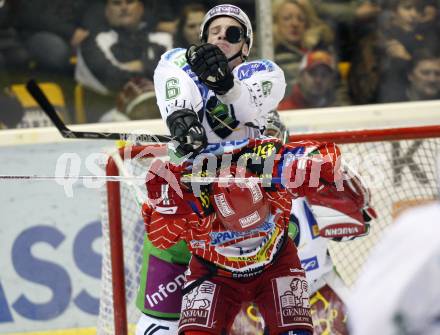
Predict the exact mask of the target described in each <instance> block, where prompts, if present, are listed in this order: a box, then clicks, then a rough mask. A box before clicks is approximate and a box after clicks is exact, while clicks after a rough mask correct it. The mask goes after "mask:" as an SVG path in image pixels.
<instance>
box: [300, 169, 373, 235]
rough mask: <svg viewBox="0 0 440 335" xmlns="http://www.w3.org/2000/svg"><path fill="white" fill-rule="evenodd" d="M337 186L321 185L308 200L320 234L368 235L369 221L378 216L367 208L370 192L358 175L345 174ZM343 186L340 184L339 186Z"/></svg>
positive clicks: (310, 194)
mask: <svg viewBox="0 0 440 335" xmlns="http://www.w3.org/2000/svg"><path fill="white" fill-rule="evenodd" d="M344 177H345V178H344V179H343V180H341V181H340V184H339V187H336V185H335V184H328V185H324V186H323V187H322V188H321V189H320V190H319V191H318V192H313V193H309V194H308V196H307V200H308V202H309V204H310V206H311V210H312V212H313V214H314V216H315V219H316V221H317V224H318V227H319V234H320V235H321V236H322V237H326V238H332V239H336V240H351V239H353V238H355V237H359V236H363V235H366V234H368V232H369V229H370V224H369V222H370V221H371V220H372V219H375V218H376V217H377V215H376V213H375V211H374V209H373V208H372V207H370V205H369V202H370V193H369V191H368V189H367V188H366V187H365V186H364V185H363V183H362V181H361V179H360V178H359V177H358V176H355V175H354V176H348V175H346V174H344ZM341 186H342V187H341Z"/></svg>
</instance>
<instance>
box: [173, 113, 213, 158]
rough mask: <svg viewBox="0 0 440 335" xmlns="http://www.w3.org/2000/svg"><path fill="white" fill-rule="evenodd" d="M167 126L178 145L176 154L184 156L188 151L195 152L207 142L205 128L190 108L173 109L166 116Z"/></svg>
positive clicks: (200, 149) (201, 148)
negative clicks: (172, 111) (173, 110)
mask: <svg viewBox="0 0 440 335" xmlns="http://www.w3.org/2000/svg"><path fill="white" fill-rule="evenodd" d="M167 126H168V128H169V129H170V132H171V135H172V136H173V137H176V139H177V141H178V142H179V145H178V146H177V147H176V151H177V154H179V155H180V156H185V155H187V154H189V153H192V154H194V155H195V154H197V153H199V152H200V151H202V150H203V149H204V148H205V147H206V144H207V143H208V141H207V139H206V134H205V129H204V128H203V126H202V124H201V123H200V121H199V118H198V117H197V114H196V113H195V112H194V111H192V110H191V109H187V108H185V109H181V110H178V111H175V112H174V113H173V114H171V115H170V116H168V118H167Z"/></svg>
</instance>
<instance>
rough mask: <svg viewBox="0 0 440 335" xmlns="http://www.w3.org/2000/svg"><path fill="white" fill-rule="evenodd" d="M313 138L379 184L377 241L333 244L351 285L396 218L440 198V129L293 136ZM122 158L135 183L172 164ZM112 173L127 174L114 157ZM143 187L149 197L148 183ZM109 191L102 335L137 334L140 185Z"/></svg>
mask: <svg viewBox="0 0 440 335" xmlns="http://www.w3.org/2000/svg"><path fill="white" fill-rule="evenodd" d="M305 139H310V140H311V139H314V140H319V141H328V142H336V143H339V144H340V147H341V150H342V154H343V157H344V156H345V157H348V161H349V163H350V165H351V166H352V167H354V168H355V169H356V170H358V173H359V174H360V175H361V176H362V177H364V179H365V180H367V181H369V182H371V184H372V185H371V186H370V189H371V194H372V206H373V207H374V208H375V209H376V211H377V213H378V216H379V218H378V220H376V221H375V222H374V224H373V226H372V229H371V232H370V234H369V236H367V237H363V238H359V239H358V240H354V241H350V242H341V243H336V242H332V243H331V246H330V253H331V255H332V258H333V260H334V262H335V265H336V267H337V270H338V271H339V273H340V274H341V276H342V278H343V280H344V281H345V282H346V284H347V285H348V286H351V285H352V284H353V283H354V281H355V280H356V278H357V276H358V275H359V271H360V269H361V267H362V264H363V263H364V261H365V259H366V257H367V255H368V252H369V250H370V249H371V247H372V246H373V245H374V244H375V243H376V242H377V240H378V238H379V237H380V236H381V235H382V232H383V230H384V229H385V228H386V227H387V226H388V225H389V224H391V223H392V222H393V220H394V218H395V217H396V215H398V213H399V212H400V211H401V210H402V209H404V208H405V207H408V206H413V205H414V204H417V203H420V202H424V201H430V200H432V199H434V198H435V197H436V196H437V194H438V184H437V172H436V161H437V156H438V155H439V154H440V126H421V127H404V128H390V129H370V130H357V131H339V132H331V133H329V132H327V133H314V134H311V133H306V134H293V135H291V136H290V138H289V140H290V141H297V140H305ZM127 153H128V154H127ZM119 155H120V157H121V158H122V159H123V162H124V166H126V167H128V170H129V172H130V173H131V174H133V176H135V177H138V176H142V175H145V173H146V171H147V169H148V165H149V164H150V162H151V158H152V157H161V158H163V159H167V152H166V147H165V146H164V145H157V144H155V145H150V146H135V147H131V148H130V150H124V149H121V150H120V151H119ZM370 160H371V161H370ZM106 173H107V175H113V176H115V175H120V174H121V169H120V167H118V164H117V163H116V162H115V160H114V159H112V158H109V160H108V164H107V167H106ZM137 187H139V188H140V189H141V190H143V191H145V186H144V184H143V182H142V183H140V184H139V185H138V186H137ZM103 193H104V195H103V202H102V225H103V227H102V231H103V248H104V251H103V265H102V291H101V294H100V296H101V299H100V312H99V320H98V334H116V335H126V334H127V333H130V334H133V333H134V332H133V329H134V325H135V324H136V322H137V319H138V318H139V315H140V314H139V311H137V309H136V306H135V299H136V293H137V289H138V285H139V270H140V266H141V262H142V246H143V238H144V233H143V232H144V226H143V221H142V217H141V211H140V207H139V205H138V204H137V203H136V201H135V200H134V198H133V193H134V191H133V185H128V184H127V183H120V182H115V181H109V182H107V187H106V188H105V190H104V192H103Z"/></svg>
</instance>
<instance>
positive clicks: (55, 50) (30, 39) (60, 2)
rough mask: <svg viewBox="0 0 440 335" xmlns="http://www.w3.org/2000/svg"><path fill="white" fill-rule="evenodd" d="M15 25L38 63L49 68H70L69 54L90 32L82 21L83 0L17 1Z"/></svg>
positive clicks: (84, 9) (84, 2)
mask: <svg viewBox="0 0 440 335" xmlns="http://www.w3.org/2000/svg"><path fill="white" fill-rule="evenodd" d="M18 3H19V6H18V11H17V13H18V21H17V26H18V28H19V30H20V32H21V33H22V35H23V37H24V38H25V39H26V45H27V47H28V50H29V52H30V54H31V56H32V58H33V59H34V60H35V61H36V62H37V65H39V66H41V67H42V68H46V69H50V70H51V71H61V72H65V71H69V70H71V69H72V65H71V64H70V57H71V56H72V55H73V54H74V49H75V48H77V47H78V46H79V44H80V43H81V42H82V41H83V40H84V39H85V38H86V37H87V35H88V34H89V32H88V30H86V29H85V28H84V27H83V26H82V23H81V18H82V16H83V14H84V13H85V12H86V8H87V6H88V3H87V1H85V0H71V1H64V0H53V1H50V2H48V1H46V0H32V1H20V2H18Z"/></svg>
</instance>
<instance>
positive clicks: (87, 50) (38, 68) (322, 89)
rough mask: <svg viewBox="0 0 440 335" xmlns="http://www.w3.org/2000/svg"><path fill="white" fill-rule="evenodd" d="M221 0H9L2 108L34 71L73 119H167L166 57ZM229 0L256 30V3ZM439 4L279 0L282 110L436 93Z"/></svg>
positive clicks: (3, 8)
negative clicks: (158, 100)
mask: <svg viewBox="0 0 440 335" xmlns="http://www.w3.org/2000/svg"><path fill="white" fill-rule="evenodd" d="M223 2H224V1H215V0H211V1H202V0H191V1H171V0H160V1H159V0H88V1H85V0H71V1H63V0H52V1H50V2H49V1H48V0H32V1H26V0H0V74H1V76H0V94H1V96H2V97H3V98H2V99H0V108H1V109H3V108H2V106H10V105H11V103H12V104H16V101H20V100H21V97H20V96H15V97H14V96H13V95H14V93H12V94H11V92H13V90H12V91H11V90H10V87H11V85H14V84H20V83H21V84H23V83H25V82H26V80H27V79H29V78H30V77H31V76H32V77H34V78H36V79H37V80H39V81H53V82H55V83H57V84H58V85H59V86H60V87H61V88H62V92H63V94H64V95H65V102H66V106H65V108H66V111H68V114H69V117H70V120H72V121H74V122H75V121H77V122H84V121H87V122H98V121H115V120H129V119H144V118H152V117H157V116H158V114H157V107H156V106H155V104H154V89H153V83H152V78H153V71H154V68H155V66H156V64H157V62H158V60H159V59H160V56H161V54H162V53H163V52H164V51H166V50H168V49H170V48H173V47H183V48H187V47H188V46H189V45H191V44H194V43H198V37H199V27H200V24H201V22H202V20H203V17H204V14H205V11H206V9H207V8H210V7H211V6H213V5H216V4H219V3H223ZM227 2H229V3H233V4H235V5H238V6H240V7H242V8H243V9H244V10H245V11H246V12H248V13H249V14H250V16H251V18H252V19H253V24H254V27H255V30H258V26H257V25H256V22H255V10H256V9H255V2H254V1H250V0H241V1H239V0H237V1H227ZM439 6H440V1H438V0H272V15H273V37H274V58H275V59H274V60H275V61H276V62H277V64H279V65H280V66H281V67H282V69H283V70H284V72H285V76H286V79H287V83H288V86H287V89H286V94H285V99H284V100H283V102H282V103H281V104H280V110H284V109H287V110H290V109H297V108H313V107H327V106H341V105H355V104H371V103H381V102H396V101H411V100H427V99H438V98H439V97H440V52H439V46H440V43H439V41H438V39H439V36H440V16H439V8H440V7H439ZM342 69H345V70H344V71H342ZM347 69H348V70H347ZM6 91H7V92H8V93H5V92H6ZM74 92H75V93H74ZM11 99H15V100H11ZM78 99H80V100H81V101H80V103H81V105H82V106H84V109H85V111H84V113H85V117H84V119H83V120H79V119H78V117H77V115H76V114H75V112H76V109H77V108H78ZM132 100H135V101H136V108H133V106H134V105H133V104H130V102H131V101H132ZM11 101H12V102H11ZM122 102H123V103H122ZM14 106H15V105H14ZM127 107H129V108H127ZM8 108H10V109H11V110H16V109H13V108H11V107H8ZM3 110H4V109H3ZM134 110H135V111H136V112H133V111H134ZM20 113H21V114H20V115H23V113H24V114H26V110H24V112H23V111H20ZM5 119H6V118H5ZM16 119H18V118H15V117H11V118H7V122H3V124H4V126H7V127H14V125H13V124H12V123H11V120H16ZM17 123H18V124H19V122H17Z"/></svg>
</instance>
